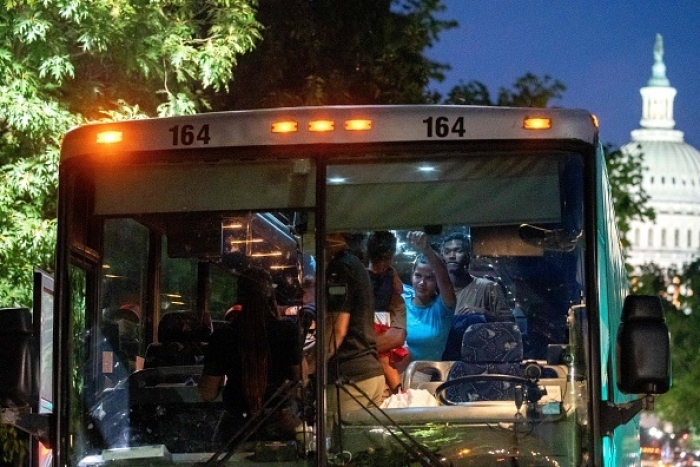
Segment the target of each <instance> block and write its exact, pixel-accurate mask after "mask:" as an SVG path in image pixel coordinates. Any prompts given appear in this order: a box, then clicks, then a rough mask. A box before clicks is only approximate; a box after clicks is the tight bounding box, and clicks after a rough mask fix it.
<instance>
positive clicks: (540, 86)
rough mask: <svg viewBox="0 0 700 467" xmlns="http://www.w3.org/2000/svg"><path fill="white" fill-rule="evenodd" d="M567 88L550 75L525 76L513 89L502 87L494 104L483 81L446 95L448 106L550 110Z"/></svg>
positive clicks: (456, 88)
mask: <svg viewBox="0 0 700 467" xmlns="http://www.w3.org/2000/svg"><path fill="white" fill-rule="evenodd" d="M565 90H566V86H565V85H564V83H562V82H561V81H559V80H558V79H557V80H553V79H552V78H551V77H550V76H549V75H545V76H543V77H542V78H540V77H538V76H536V75H534V74H532V73H526V74H524V75H523V76H521V77H520V78H518V79H517V80H515V83H514V84H513V89H507V88H504V87H501V88H500V89H499V90H498V99H497V100H496V101H493V100H492V99H491V94H490V93H489V90H488V88H487V87H486V85H485V84H484V83H482V82H480V81H474V80H472V81H469V82H467V83H466V84H465V83H463V82H462V81H460V82H459V84H458V85H457V86H455V87H453V88H452V89H451V90H450V92H449V93H448V94H447V98H446V99H445V101H444V103H445V104H458V105H498V106H504V107H547V106H548V105H549V102H550V101H551V100H552V99H561V97H562V95H563V94H562V93H563V92H564V91H565Z"/></svg>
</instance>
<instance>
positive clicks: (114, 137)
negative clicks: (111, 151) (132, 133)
mask: <svg viewBox="0 0 700 467" xmlns="http://www.w3.org/2000/svg"><path fill="white" fill-rule="evenodd" d="M122 139H124V134H123V133H122V132H121V131H101V132H99V133H97V141H96V143H97V144H114V143H119V142H121V141H122Z"/></svg>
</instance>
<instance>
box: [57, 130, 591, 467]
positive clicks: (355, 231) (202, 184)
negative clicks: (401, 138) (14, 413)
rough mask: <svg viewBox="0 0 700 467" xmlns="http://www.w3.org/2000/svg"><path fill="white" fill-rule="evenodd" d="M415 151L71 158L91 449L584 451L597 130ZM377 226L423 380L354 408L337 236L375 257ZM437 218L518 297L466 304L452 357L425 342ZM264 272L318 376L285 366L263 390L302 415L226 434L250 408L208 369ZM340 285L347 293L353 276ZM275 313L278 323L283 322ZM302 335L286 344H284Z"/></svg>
mask: <svg viewBox="0 0 700 467" xmlns="http://www.w3.org/2000/svg"><path fill="white" fill-rule="evenodd" d="M414 146H415V147H412V148H411V149H410V150H408V149H406V148H405V147H402V146H401V145H391V144H366V145H362V146H358V147H355V146H350V145H337V146H323V147H318V148H313V147H309V146H294V147H293V146H288V147H284V148H281V149H280V148H276V149H275V150H271V149H270V148H267V147H265V146H260V147H254V148H251V147H246V148H242V149H236V148H216V149H211V150H208V151H209V152H204V151H199V152H198V151H191V152H187V151H185V152H178V153H175V152H172V153H167V152H142V153H140V154H139V155H138V157H124V158H122V159H119V158H110V159H109V160H97V159H96V158H88V159H86V160H82V161H80V160H70V161H68V163H66V164H65V165H64V167H62V171H63V172H62V177H64V178H62V190H63V191H62V199H63V204H62V209H63V211H62V217H61V218H62V219H64V220H65V221H66V222H65V223H64V224H62V225H64V227H63V230H62V233H63V235H64V237H63V238H64V240H63V242H64V243H63V245H64V248H65V251H66V252H67V253H66V254H67V255H68V257H70V259H71V261H70V263H71V266H70V268H69V269H68V277H70V278H71V283H70V287H71V288H72V289H73V291H72V293H71V298H70V300H71V306H70V307H68V308H67V309H66V310H70V311H66V312H69V313H71V314H72V318H71V319H72V322H73V326H74V330H73V333H72V336H71V339H72V345H71V347H70V348H71V352H70V355H69V356H67V357H66V358H68V359H69V361H70V362H71V364H72V367H73V368H75V369H76V371H75V372H74V374H73V376H72V378H73V384H72V385H71V386H70V391H71V394H70V397H68V398H67V399H68V400H69V402H68V404H69V405H70V414H71V415H70V417H71V422H70V425H71V434H72V439H73V441H72V444H71V445H70V449H71V450H72V452H71V453H70V457H71V458H72V459H75V463H76V464H80V465H96V464H104V463H109V462H120V461H123V460H125V459H135V458H157V459H158V460H159V462H188V463H193V462H206V461H207V460H211V459H212V456H213V455H215V454H216V453H217V452H219V453H223V455H224V456H225V458H224V460H225V461H226V462H228V463H235V464H237V465H245V464H246V463H251V464H257V463H260V462H280V463H285V462H289V463H290V465H291V464H294V465H306V464H307V463H308V465H316V462H317V461H316V460H315V459H317V458H318V457H317V452H318V451H319V450H322V451H323V455H322V456H321V458H325V459H329V462H341V461H343V462H349V461H350V460H351V459H352V461H353V462H358V464H356V465H380V463H382V462H384V460H385V459H399V460H400V461H401V462H405V463H404V464H401V465H409V463H411V462H416V464H415V465H419V464H421V465H435V464H434V462H437V461H436V460H435V459H438V458H441V457H444V456H449V457H450V458H452V459H455V458H460V456H466V457H469V458H470V459H472V460H478V459H491V458H493V459H495V457H493V456H498V455H500V454H498V453H499V452H500V453H501V454H502V453H509V452H510V453H511V454H512V453H513V452H515V451H517V452H518V456H519V457H518V458H519V465H552V466H555V465H574V464H577V463H580V462H581V458H582V457H581V456H583V455H584V454H583V453H585V452H586V451H587V450H590V449H591V447H590V446H588V445H587V443H588V442H589V441H588V439H589V437H588V436H587V435H586V433H587V431H586V430H587V429H588V427H587V424H588V422H587V419H586V417H587V413H586V411H587V408H588V405H587V400H586V397H587V389H586V387H587V385H588V384H589V381H588V380H587V378H588V376H587V375H588V371H587V370H588V366H589V364H590V362H587V358H588V355H589V354H588V352H587V351H586V348H585V347H586V346H587V345H588V344H587V343H588V342H589V336H588V334H587V333H588V327H587V325H586V322H587V319H586V313H587V311H586V297H587V294H588V291H587V286H588V285H587V284H586V280H587V277H586V274H585V273H584V268H585V263H586V261H588V259H587V254H589V253H587V248H586V244H587V237H588V236H591V235H592V234H591V232H590V231H588V228H589V227H587V225H586V221H585V220H586V219H587V218H588V217H587V216H586V215H585V212H586V209H587V208H586V206H585V203H584V200H585V197H586V190H587V189H586V188H585V187H586V183H585V182H584V178H585V176H586V173H587V171H586V164H587V158H589V157H590V156H591V154H592V153H593V152H594V149H593V146H592V145H589V144H583V143H580V144H578V146H577V145H574V144H569V145H568V146H567V147H566V148H565V149H562V148H556V147H555V146H554V145H552V144H547V145H540V146H538V145H537V144H527V145H523V146H522V147H519V146H518V145H514V144H510V145H501V146H500V147H498V146H497V145H494V146H493V147H487V146H486V145H484V144H481V145H472V146H469V145H454V144H453V145H450V144H442V145H440V146H439V147H432V146H430V145H428V144H422V145H420V144H416V145H414ZM417 148H418V149H417ZM376 232H388V233H390V234H391V235H392V236H393V237H394V238H395V239H396V245H395V247H394V249H393V259H392V262H391V266H392V267H393V269H394V270H395V271H396V274H397V276H398V278H399V280H400V287H401V296H402V297H401V298H402V300H403V302H402V305H403V306H404V307H405V308H406V310H407V312H406V313H407V316H406V324H404V325H403V327H404V328H405V332H406V336H407V337H406V342H405V343H404V345H403V346H401V348H402V349H403V350H402V351H401V352H399V353H400V354H401V355H402V358H405V360H404V361H403V366H401V367H400V368H399V372H400V377H401V387H400V388H389V387H388V386H387V388H386V390H385V392H384V393H383V396H382V400H381V401H379V404H375V403H373V402H371V401H369V400H366V398H365V397H364V396H363V395H362V391H360V395H359V396H358V395H357V394H356V396H355V397H356V398H357V401H358V406H359V408H356V409H355V410H344V409H343V408H342V407H341V406H339V405H338V404H337V399H338V398H340V396H338V395H337V394H331V393H332V392H333V393H335V392H337V391H344V390H345V389H344V388H343V387H342V386H353V385H354V384H355V383H356V382H357V381H355V379H356V378H357V376H356V374H349V375H346V376H347V377H344V375H343V374H340V375H338V371H339V370H338V368H344V367H342V366H340V367H335V366H334V367H333V368H330V366H331V365H335V364H334V363H327V362H334V358H331V359H330V360H328V354H327V353H328V352H329V348H328V346H327V345H321V344H320V343H319V342H318V339H319V338H320V337H321V336H323V337H324V339H325V340H326V342H327V339H329V338H330V337H331V336H329V334H328V333H329V331H328V330H329V329H332V326H331V327H330V328H329V326H328V325H329V320H330V318H329V317H330V316H334V317H335V316H336V314H335V313H334V311H337V309H334V300H335V298H336V297H335V296H334V294H337V293H338V284H336V283H335V282H334V281H333V279H332V278H331V276H332V274H331V273H332V272H333V271H334V270H333V271H331V270H332V269H333V267H334V266H332V264H333V261H334V259H335V253H334V252H333V251H331V250H327V249H325V248H326V243H324V239H326V238H329V237H332V236H334V235H342V236H343V238H345V239H346V240H347V242H348V244H347V247H348V250H347V251H348V252H350V254H352V255H353V256H355V257H356V258H357V261H359V262H360V263H362V265H363V267H364V268H366V267H368V266H369V256H368V251H367V247H368V239H369V238H370V237H371V236H372V235H373V234H375V233H376ZM415 232H420V233H421V235H423V236H424V237H422V238H427V242H428V245H429V247H430V248H431V249H432V250H433V251H434V252H435V253H436V254H437V255H438V257H440V258H441V260H442V261H444V259H442V258H443V256H442V253H443V247H444V243H445V241H446V240H447V239H451V238H455V236H457V238H460V239H464V241H465V242H466V243H465V244H463V247H464V250H465V252H464V253H465V254H466V255H467V256H468V258H469V274H470V277H472V280H473V281H476V283H478V284H480V286H481V287H483V288H486V289H488V290H489V293H490V294H491V295H492V299H493V300H496V299H498V300H500V302H501V306H502V309H501V315H500V318H498V319H494V318H493V316H491V315H490V312H489V310H487V309H482V308H480V306H476V305H474V306H468V307H463V308H461V309H459V310H458V309H457V308H458V307H459V303H457V305H453V306H452V307H447V308H448V309H449V310H450V312H451V315H449V320H448V321H446V322H448V325H447V326H448V328H449V332H448V331H447V330H443V331H442V332H441V334H440V336H438V337H436V338H435V339H434V341H433V342H432V343H431V345H430V346H428V347H429V352H428V353H426V354H425V355H435V356H436V357H430V358H412V356H411V352H412V349H411V342H412V338H413V337H414V336H417V335H418V334H417V333H419V332H422V331H419V330H418V328H413V327H412V326H413V325H414V324H415V323H414V322H415V319H416V317H415V316H414V315H412V314H411V313H414V312H415V310H413V309H414V308H416V306H415V304H416V303H417V301H416V297H417V296H418V295H420V291H417V290H416V289H417V287H418V286H416V285H415V278H414V274H415V268H416V267H417V266H416V265H417V264H419V263H420V257H421V251H420V250H419V249H418V248H417V247H416V245H415V243H412V242H411V240H410V239H411V235H414V233H415ZM352 261H355V260H352ZM252 269H255V270H263V271H264V272H265V274H266V277H268V278H269V280H270V284H271V286H272V291H273V292H272V294H271V298H272V303H274V310H273V314H274V316H275V318H274V319H275V320H276V321H279V322H283V323H285V324H284V326H286V327H287V328H289V329H293V330H295V331H296V332H297V333H298V336H299V341H298V342H297V343H294V342H291V341H290V343H289V345H288V347H285V348H288V352H287V353H288V354H292V353H293V354H295V355H285V356H284V358H285V359H287V360H289V361H290V362H291V363H293V364H294V365H297V364H298V367H299V369H300V371H301V373H300V375H299V380H300V381H299V382H297V381H291V382H290V384H288V385H287V386H285V387H283V388H282V389H280V387H281V386H282V383H285V382H287V381H288V380H294V377H293V376H288V375H286V374H285V375H282V373H280V374H278V375H273V374H272V373H270V376H269V377H268V385H272V383H273V382H274V383H275V384H274V385H273V386H274V387H273V388H267V390H266V391H263V392H264V394H265V398H264V399H263V403H266V402H270V401H272V402H276V401H279V400H282V399H284V400H285V402H284V403H283V404H281V406H282V407H284V409H285V410H288V411H290V412H291V418H290V419H289V423H292V424H293V426H291V430H290V429H286V430H277V431H276V430H274V429H272V430H271V429H269V428H270V422H271V421H274V420H276V417H277V415H276V414H275V409H274V408H273V407H272V406H265V409H262V410H261V411H260V412H257V411H255V412H254V413H247V412H246V413H242V414H238V415H240V418H238V419H237V420H238V421H239V425H237V426H236V428H235V429H233V430H230V431H228V432H227V433H228V435H227V436H226V437H224V438H222V436H221V432H220V430H222V429H223V428H222V424H223V423H224V422H225V421H226V416H231V415H232V414H231V413H230V412H233V411H234V410H235V408H236V407H240V404H238V405H237V404H236V403H235V402H234V403H232V402H231V401H232V400H235V398H232V397H231V396H230V395H227V392H226V391H227V390H224V392H223V393H221V392H219V393H218V394H216V397H214V398H213V399H212V400H205V399H204V398H203V396H202V394H201V392H200V390H201V387H199V386H200V385H201V384H202V381H203V380H204V379H205V377H206V376H207V375H209V374H210V373H209V372H210V371H214V370H212V368H214V365H213V364H212V363H211V361H213V360H216V359H221V360H222V361H224V362H227V361H230V360H235V359H233V358H232V357H231V358H230V355H238V354H239V353H242V352H243V350H241V346H240V345H237V344H236V342H238V341H236V340H235V339H238V340H239V341H240V340H241V339H243V337H241V336H240V332H238V331H236V327H237V326H243V324H241V323H242V322H243V321H242V316H243V314H245V312H246V308H245V307H242V306H241V303H242V302H243V303H248V302H246V301H245V300H247V299H248V298H246V297H247V296H248V295H247V294H248V293H249V292H248V291H247V289H245V287H246V285H245V284H246V277H243V276H244V275H245V274H247V271H250V270H252ZM448 269H449V268H448ZM327 271H328V272H327ZM333 277H335V276H333ZM368 283H369V282H368ZM458 285H459V284H456V285H455V286H454V287H456V295H457V296H459V294H460V291H461V290H462V287H458ZM340 286H341V287H340V289H341V291H340V293H341V294H342V293H349V292H348V290H349V289H350V288H352V286H351V285H348V284H347V283H345V282H343V283H342V284H340ZM435 293H436V294H437V295H436V296H435V297H439V296H440V295H442V294H443V291H441V290H435ZM435 297H434V298H435ZM418 301H420V300H418ZM347 303H349V299H347V301H346V302H345V305H342V306H346V305H347ZM374 303H376V304H378V303H379V300H375V302H374ZM342 306H341V308H342ZM347 306H350V305H347ZM482 306H484V307H488V306H489V305H488V303H487V304H483V305H482ZM409 308H410V309H409ZM412 310H413V311H412ZM503 310H505V312H504V311H503ZM341 311H342V310H341ZM376 311H377V312H380V311H382V310H376ZM341 315H342V313H341ZM382 316H385V314H381V313H377V316H375V319H376V320H377V321H376V322H377V323H379V324H381V323H380V321H381V319H383V318H382ZM465 316H469V317H470V318H468V319H466V318H465ZM330 324H333V323H330ZM266 326H267V330H266V331H265V332H266V334H264V335H266V336H268V338H269V339H271V340H273V337H270V336H278V334H275V332H276V331H274V332H273V331H272V330H271V329H272V328H274V327H275V326H277V324H275V325H272V324H269V323H268V324H267V325H266ZM75 328H77V329H75ZM381 331H382V329H381V326H379V327H377V326H375V329H374V330H373V332H381ZM226 332H228V333H229V334H228V335H230V336H238V337H235V338H232V340H231V341H230V342H229V344H228V345H229V347H225V346H223V344H221V342H222V341H220V340H219V339H218V338H213V337H212V336H215V335H223V334H224V333H226ZM412 333H414V334H413V336H412ZM468 336H471V337H468ZM471 338H475V339H476V340H475V341H470V340H469V339H471ZM274 339H278V338H277V337H275V338H274ZM374 339H375V337H372V338H371V339H370V341H374ZM227 342H228V341H227ZM251 342H252V344H250V345H256V343H255V341H254V340H253V341H251ZM283 342H284V341H283V339H282V338H279V340H276V341H275V342H270V346H269V347H268V348H269V349H270V350H269V352H270V354H269V356H270V359H271V360H270V361H272V360H274V359H275V358H278V357H276V355H278V354H277V353H275V352H277V350H275V349H278V348H279V347H281V346H282V345H283V344H282V343H283ZM284 345H287V344H284ZM370 347H372V349H371V352H370V353H371V354H372V355H374V356H375V357H374V358H378V357H377V352H376V345H375V343H374V342H372V344H370ZM213 349H216V350H215V351H214V350H213ZM416 349H417V347H416ZM278 350H279V349H278ZM216 352H218V353H219V354H218V355H213V354H214V353H216ZM223 354H225V355H223ZM281 354H282V355H284V351H282V352H281ZM407 354H408V357H405V355H407ZM416 355H417V354H416ZM280 358H281V357H280ZM338 358H340V357H338ZM208 359H211V360H208ZM227 359H228V360H227ZM236 361H238V360H236ZM276 364H277V363H275V362H273V363H270V365H273V366H274V365H276ZM221 365H224V366H225V365H229V363H222V364H221ZM230 365H234V366H235V365H238V363H230ZM358 365H360V364H358ZM227 368H228V367H227ZM237 368H238V367H237ZM275 368H277V367H275ZM348 368H350V367H348ZM227 371H228V370H227ZM280 371H281V370H280ZM345 371H346V372H348V371H349V370H345ZM351 373H352V372H351ZM215 374H216V375H218V373H216V372H215ZM223 376H226V379H225V380H224V379H222V380H221V383H220V384H221V385H224V384H227V385H228V384H231V385H234V384H236V382H238V383H239V384H243V385H245V384H246V379H245V377H244V376H242V375H236V374H231V373H226V374H225V375H223ZM339 376H340V377H339ZM459 378H461V379H459ZM224 381H225V382H224ZM455 381H456V382H455ZM391 389H396V391H397V394H392V390H391ZM351 392H352V391H351ZM240 394H244V393H243V392H241V393H240ZM409 396H410V397H409ZM241 397H243V396H241ZM245 397H247V396H245ZM227 398H228V399H227ZM246 400H247V399H246ZM278 407H279V406H278ZM251 412H253V411H252V409H251ZM261 414H262V415H261ZM259 415H260V416H259ZM233 416H234V418H235V416H236V415H235V414H233ZM258 416H259V417H258ZM256 417H258V418H261V419H262V420H260V423H257V421H258V420H253V421H251V420H252V419H255V418H256ZM321 436H322V437H323V439H321V438H320V437H321ZM392 456H393V457H392ZM417 458H420V459H424V460H425V459H426V458H427V459H428V461H426V462H428V464H425V463H422V462H423V461H421V462H418V461H416V460H415V459H417ZM363 459H365V460H366V463H364V464H363V463H361V461H362V460H363ZM430 462H433V464H431V463H430ZM494 462H495V460H494ZM353 465H355V464H353ZM391 465H399V464H391ZM454 465H457V464H454ZM465 465H466V464H465ZM469 465H472V464H469Z"/></svg>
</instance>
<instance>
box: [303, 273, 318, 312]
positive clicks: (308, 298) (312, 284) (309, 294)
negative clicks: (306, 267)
mask: <svg viewBox="0 0 700 467" xmlns="http://www.w3.org/2000/svg"><path fill="white" fill-rule="evenodd" d="M301 289H302V290H303V291H304V292H303V295H302V296H301V303H302V304H303V305H307V304H309V303H315V302H316V277H315V276H312V275H310V274H309V275H306V276H304V277H303V278H302V280H301Z"/></svg>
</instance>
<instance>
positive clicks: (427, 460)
mask: <svg viewBox="0 0 700 467" xmlns="http://www.w3.org/2000/svg"><path fill="white" fill-rule="evenodd" d="M335 385H336V387H338V388H339V389H341V390H342V391H344V392H345V393H346V394H347V395H348V396H350V397H351V398H352V399H353V400H354V401H355V402H357V403H358V405H359V406H360V407H362V410H364V411H365V412H367V413H368V414H369V415H370V417H372V418H373V419H374V420H376V421H377V423H379V424H380V425H381V426H382V428H384V429H385V430H387V431H388V432H389V434H390V435H391V436H392V437H393V438H394V439H395V440H396V441H397V442H398V443H399V444H400V445H401V447H402V448H404V449H405V450H406V452H408V453H409V454H410V455H411V457H412V458H413V459H415V460H416V461H417V462H419V463H420V465H422V466H423V467H445V466H449V465H450V463H449V461H448V460H447V459H444V458H443V459H440V458H439V457H437V456H436V455H435V454H434V453H433V452H432V451H431V450H430V449H428V448H427V447H426V446H424V445H422V444H421V443H419V442H418V441H417V440H416V439H415V438H414V437H413V436H412V435H411V434H410V433H409V432H408V431H406V430H405V429H404V428H403V427H401V425H399V424H398V423H396V422H395V421H394V420H393V419H392V418H391V417H390V416H389V414H388V413H386V412H385V411H384V409H382V408H381V407H379V406H378V405H377V403H376V402H374V401H373V400H372V399H371V398H370V397H369V396H368V395H367V393H366V392H365V391H363V390H362V388H360V387H359V386H358V385H357V384H356V383H355V382H354V381H352V380H349V379H346V378H340V379H338V380H337V381H336V383H335ZM346 385H347V386H352V387H353V388H354V389H355V390H357V392H359V393H360V394H362V396H363V397H364V398H365V399H367V400H368V401H369V403H370V405H371V406H372V407H373V408H375V409H377V411H378V412H379V413H380V414H382V416H384V418H385V420H380V418H379V417H378V416H377V415H376V414H375V413H374V412H372V410H370V407H367V406H365V404H363V403H362V402H360V400H359V399H358V398H357V397H356V396H355V395H354V394H353V393H351V392H350V391H349V390H348V388H346V387H345V386H346ZM387 421H388V423H387ZM395 429H397V430H398V431H400V432H401V434H402V435H404V436H405V437H406V439H408V442H406V441H404V440H403V439H402V438H401V437H400V436H399V435H398V434H397V433H396V432H395V431H394V430H395ZM341 438H342V437H341ZM341 451H342V447H341Z"/></svg>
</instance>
